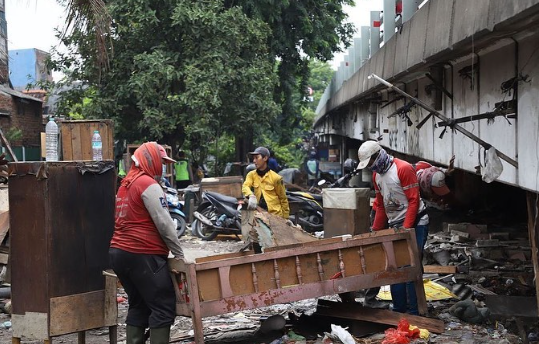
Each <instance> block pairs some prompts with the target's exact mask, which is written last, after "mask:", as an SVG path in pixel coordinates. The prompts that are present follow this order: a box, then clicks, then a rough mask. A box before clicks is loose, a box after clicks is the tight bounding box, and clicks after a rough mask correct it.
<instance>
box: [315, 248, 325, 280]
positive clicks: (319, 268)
mask: <svg viewBox="0 0 539 344" xmlns="http://www.w3.org/2000/svg"><path fill="white" fill-rule="evenodd" d="M316 263H317V265H318V276H320V280H321V281H323V280H324V268H323V267H322V258H320V253H317V254H316Z"/></svg>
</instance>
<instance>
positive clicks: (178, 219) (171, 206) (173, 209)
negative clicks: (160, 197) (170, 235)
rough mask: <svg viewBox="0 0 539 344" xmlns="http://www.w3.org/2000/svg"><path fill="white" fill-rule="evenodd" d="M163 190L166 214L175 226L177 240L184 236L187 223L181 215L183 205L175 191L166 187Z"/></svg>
mask: <svg viewBox="0 0 539 344" xmlns="http://www.w3.org/2000/svg"><path fill="white" fill-rule="evenodd" d="M163 189H164V190H165V195H166V197H167V205H168V212H169V214H170V217H172V220H173V221H174V224H175V225H176V232H177V233H178V238H180V237H181V236H182V235H184V234H185V229H186V228H187V221H186V220H185V214H184V213H183V204H182V203H181V202H180V200H179V198H178V191H177V190H176V189H174V188H171V187H166V186H165V187H164V188H163Z"/></svg>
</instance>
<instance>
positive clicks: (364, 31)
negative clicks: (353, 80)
mask: <svg viewBox="0 0 539 344" xmlns="http://www.w3.org/2000/svg"><path fill="white" fill-rule="evenodd" d="M370 39H371V30H370V27H369V26H362V27H361V59H362V60H363V63H365V61H367V60H368V59H369V57H370V56H369V51H370V42H369V41H370Z"/></svg>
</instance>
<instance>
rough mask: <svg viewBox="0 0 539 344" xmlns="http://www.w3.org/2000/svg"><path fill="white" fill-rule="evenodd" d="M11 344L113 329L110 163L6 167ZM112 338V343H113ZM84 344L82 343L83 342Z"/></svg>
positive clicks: (112, 186)
mask: <svg viewBox="0 0 539 344" xmlns="http://www.w3.org/2000/svg"><path fill="white" fill-rule="evenodd" d="M9 168H10V172H11V175H10V179H9V207H10V225H11V230H10V263H11V282H12V304H13V311H12V322H13V337H14V340H13V343H18V342H20V338H21V337H24V338H26V339H34V340H45V341H46V342H50V338H51V337H55V336H59V335H63V334H67V333H73V332H79V333H80V334H79V343H81V340H80V338H81V337H82V338H83V336H84V332H83V331H85V330H88V329H91V328H99V327H103V326H113V328H111V343H114V342H115V340H116V338H115V333H116V331H115V330H116V328H115V326H116V324H117V305H116V279H115V278H114V277H105V276H104V275H103V271H104V270H106V269H107V268H109V258H108V249H109V243H110V239H111V237H112V233H113V230H114V209H115V171H114V162H113V161H101V162H74V161H73V162H31V163H12V164H10V165H9ZM112 337H114V338H112ZM83 342H84V341H82V343H83Z"/></svg>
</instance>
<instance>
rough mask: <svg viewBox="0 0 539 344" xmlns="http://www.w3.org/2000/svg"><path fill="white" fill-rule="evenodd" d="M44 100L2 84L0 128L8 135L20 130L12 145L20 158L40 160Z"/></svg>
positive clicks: (0, 88) (0, 93) (0, 92)
mask: <svg viewBox="0 0 539 344" xmlns="http://www.w3.org/2000/svg"><path fill="white" fill-rule="evenodd" d="M42 106H43V102H42V101H41V100H40V99H37V98H34V97H32V96H30V95H27V94H24V93H22V92H19V91H16V90H14V89H12V88H9V87H8V86H6V85H0V128H1V129H2V131H3V132H4V134H5V135H6V136H11V135H9V134H10V133H15V131H20V134H19V135H18V136H19V137H18V138H17V139H12V140H11V141H10V145H11V146H12V148H13V150H14V152H15V154H16V155H17V157H18V159H20V160H40V158H41V150H40V147H41V139H40V133H41V132H42V131H43V130H44V128H43V120H42V112H43V110H42Z"/></svg>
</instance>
